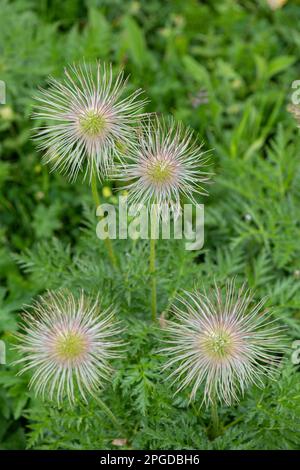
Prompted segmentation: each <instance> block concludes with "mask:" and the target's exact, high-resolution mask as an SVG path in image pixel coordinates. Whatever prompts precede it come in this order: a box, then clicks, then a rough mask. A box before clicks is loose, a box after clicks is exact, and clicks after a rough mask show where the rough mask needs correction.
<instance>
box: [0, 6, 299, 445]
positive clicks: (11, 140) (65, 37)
mask: <svg viewBox="0 0 300 470" xmlns="http://www.w3.org/2000/svg"><path fill="white" fill-rule="evenodd" d="M0 15H1V17H0V18H1V19H0V80H3V81H4V82H5V83H6V88H7V96H6V104H5V105H0V338H2V339H4V340H5V341H7V342H8V343H9V342H10V338H11V335H12V333H14V332H15V331H16V330H17V322H18V314H19V313H20V311H21V310H22V306H23V305H24V304H26V303H30V301H31V299H32V298H33V297H34V296H35V295H36V294H37V293H40V292H43V291H44V290H45V289H46V288H47V287H51V288H52V287H56V286H60V285H68V284H70V283H71V284H72V285H76V283H77V284H78V285H81V284H85V283H86V285H89V282H90V278H89V276H91V277H92V276H94V279H95V278H97V276H99V279H100V278H101V276H102V277H103V275H105V274H106V275H107V276H108V281H107V282H106V288H107V289H108V294H109V292H112V293H113V294H112V295H113V296H115V295H117V294H116V293H115V291H117V290H118V289H119V285H120V283H121V282H122V287H121V288H120V289H121V291H120V293H119V296H120V297H121V296H122V295H123V294H124V292H125V294H124V298H125V299H126V302H127V304H126V306H125V307H124V310H126V309H127V310H128V311H129V310H130V309H131V310H134V309H135V311H142V308H144V307H143V305H144V304H143V303H142V302H145V301H144V297H146V298H147V291H146V293H145V292H141V293H140V294H138V293H137V290H138V287H139V286H140V285H142V284H141V282H143V280H145V286H146V284H147V278H146V274H145V273H144V272H142V273H141V272H140V271H138V269H137V268H136V265H137V263H138V261H139V260H140V252H139V251H138V248H137V247H136V246H135V247H134V250H136V251H130V253H131V254H130V256H131V258H130V260H131V261H130V262H129V261H128V266H127V268H126V269H128V277H127V278H126V279H125V280H124V279H123V280H122V281H120V280H118V282H119V284H118V283H116V284H114V282H115V280H114V279H113V278H112V276H111V274H110V273H109V267H107V263H106V261H105V259H104V264H103V266H102V265H101V267H99V266H96V267H94V266H93V268H92V269H93V272H92V273H90V272H89V258H88V256H86V255H85V253H86V250H87V245H88V244H87V241H86V239H84V240H83V238H84V237H86V238H87V239H88V237H90V239H89V240H90V241H91V240H92V236H93V234H94V224H95V220H94V219H93V218H92V216H91V215H90V214H89V210H90V211H91V197H90V193H89V188H88V185H87V183H83V184H82V183H81V182H77V183H76V184H70V183H69V182H68V181H67V180H66V178H65V177H63V176H61V175H58V174H54V173H50V172H49V168H47V167H44V166H42V165H41V155H40V154H39V153H38V152H37V151H36V148H35V145H34V143H33V142H32V139H31V137H32V131H31V129H32V127H33V123H32V120H31V118H30V115H31V112H32V103H33V98H32V97H33V95H34V92H35V91H36V89H37V87H39V86H45V84H46V80H47V77H48V75H49V74H51V75H53V76H55V77H60V76H62V73H63V68H64V66H65V65H67V64H70V63H73V62H78V61H80V60H82V59H83V58H84V59H85V60H86V61H93V60H96V59H100V60H105V61H110V62H112V63H113V64H114V65H115V67H116V69H118V67H120V66H121V67H124V68H125V72H126V74H130V86H131V87H132V88H137V87H141V88H143V89H144V90H145V92H146V95H147V96H148V97H149V98H150V103H149V105H148V106H147V111H157V112H158V113H166V114H173V115H174V116H175V118H176V119H178V120H181V121H183V122H184V123H185V124H188V125H190V126H192V127H193V128H194V129H195V130H196V132H197V133H198V135H199V139H200V140H203V141H204V144H205V148H206V149H212V150H213V151H212V161H213V171H214V172H215V174H216V176H215V178H214V184H213V185H212V186H211V188H210V193H211V195H210V197H209V198H207V199H206V200H205V201H204V202H205V204H206V212H205V217H206V222H205V237H206V242H205V246H204V250H203V251H202V252H201V253H200V254H196V255H197V256H196V255H195V254H187V253H186V252H184V251H183V252H182V254H181V255H180V254H179V255H178V253H177V258H176V257H175V259H174V257H173V258H172V255H171V254H170V253H169V252H167V250H168V248H166V247H164V246H163V247H161V259H163V260H164V261H165V264H166V267H165V268H164V266H162V267H161V269H162V272H161V279H162V282H161V284H162V287H161V292H160V296H159V303H160V310H161V311H162V310H163V309H164V308H165V306H166V305H167V304H168V301H169V299H170V298H171V294H172V291H173V288H174V286H173V284H174V282H175V280H176V282H177V281H178V284H179V287H184V288H186V287H187V285H189V286H190V287H191V288H192V286H193V282H194V280H195V279H196V278H197V279H198V278H199V279H203V278H205V277H210V278H211V277H212V276H215V277H216V278H217V279H218V278H219V279H225V278H226V277H227V276H229V275H232V274H237V275H238V276H240V278H241V280H243V279H246V280H247V281H248V282H249V284H250V286H251V287H255V288H256V289H257V292H258V295H259V296H262V295H265V294H269V295H270V296H271V297H270V299H271V300H270V304H271V305H272V306H276V308H277V311H278V317H279V318H280V320H281V321H282V322H283V323H284V324H285V326H286V327H287V328H288V332H289V335H290V337H291V342H292V340H293V339H299V338H300V326H299V319H300V281H299V279H300V243H299V241H300V211H299V207H300V205H299V204H300V172H299V157H300V152H299V151H300V136H299V131H298V129H297V124H296V122H295V120H294V118H293V116H292V115H291V114H290V113H289V112H288V111H287V106H288V105H289V103H290V100H291V92H292V88H291V84H292V82H293V81H294V80H296V79H300V68H299V58H300V52H299V51H300V30H299V21H300V2H299V1H288V2H287V4H286V5H284V6H283V7H282V8H278V9H277V10H276V11H275V10H272V9H271V8H270V6H269V5H268V3H267V2H266V1H264V0H244V1H234V0H232V1H231V0H222V1H221V0H207V1H196V0H184V1H183V0H174V1H158V0H144V1H143V0H142V1H129V0H86V1H79V0H64V1H63V2H62V1H60V0H53V1H51V0H49V1H46V0H40V1H37V0H36V1H34V0H26V1H23V0H16V1H6V0H0ZM107 184H108V185H109V183H107ZM83 219H84V220H85V221H86V222H85V223H83ZM89 226H90V227H91V230H90V235H89V236H87V234H86V231H87V230H88V227H89ZM125 251H126V249H125ZM166 252H167V254H166ZM124 253H125V252H124ZM132 253H135V254H132ZM127 254H128V253H127ZM81 255H82V256H81ZM85 256H86V257H85ZM89 256H90V257H91V258H92V259H91V260H90V262H91V263H92V262H93V259H95V258H93V256H96V255H95V254H93V253H92V254H91V253H89ZM104 256H105V255H103V257H104ZM124 256H125V255H124ZM188 256H189V257H190V258H188ZM191 256H193V259H192V258H191ZM195 257H196V259H195ZM124 259H125V258H124ZM181 259H183V260H191V259H192V261H191V263H192V264H189V262H188V261H187V264H188V266H186V267H185V268H184V269H185V270H186V273H185V272H184V274H183V275H182V272H181V274H178V272H179V271H180V269H181V268H182V265H181V264H180V262H181V261H180V260H181ZM78 260H79V261H78ZM126 260H128V258H126ZM105 263H106V264H105ZM126 263H127V261H126ZM130 263H131V264H130ZM167 263H169V266H167ZM74 266H75V267H74ZM191 266H193V267H191ZM97 269H99V271H97ZM101 269H102V271H101ZM164 269H165V271H164ZM182 269H183V268H182ZM76 270H77V271H76ZM75 271H76V272H75ZM74 273H75V274H74ZM103 273H104V274H103ZM130 273H131V274H130ZM84 276H85V277H84ZM131 276H132V277H131ZM143 276H144V277H143ZM180 276H181V277H180ZM97 279H98V278H97ZM167 279H168V281H167ZM99 282H100V281H99ZM126 289H127V290H126ZM132 299H133V300H132ZM124 302H125V301H124ZM133 306H134V307H133ZM136 306H138V307H136ZM147 315H148V313H147ZM137 316H138V318H140V317H141V318H142V315H140V317H139V314H138V315H137ZM139 328H140V329H141V330H140V332H139V334H142V333H141V332H142V331H144V330H143V327H142V326H139ZM139 347H140V346H139ZM143 347H144V346H143ZM143 354H144V353H142V352H141V357H142V356H143ZM7 356H8V359H7V360H8V365H7V366H6V367H4V366H3V365H0V442H1V444H0V448H24V447H25V446H26V437H25V434H26V432H28V425H29V427H31V430H32V429H35V428H34V426H35V425H33V426H32V422H38V421H39V419H40V418H37V417H36V416H35V415H34V416H35V417H34V418H32V417H30V410H31V408H32V407H33V408H34V407H36V408H35V411H34V412H33V414H34V413H35V414H36V415H38V411H37V410H38V409H39V408H38V405H33V404H32V403H33V402H31V401H30V400H31V397H30V395H29V393H28V391H27V382H26V380H24V379H22V378H19V377H16V376H15V370H14V369H13V368H12V367H11V366H10V362H11V360H12V359H13V358H14V352H13V349H12V348H8V351H7ZM141 357H139V359H136V357H135V359H132V360H135V361H139V360H141ZM286 374H287V372H286ZM297 374H298V373H297ZM288 377H289V378H288V379H286V380H287V381H288V383H289V385H287V382H284V383H285V385H284V386H282V387H283V388H284V387H286V388H285V389H284V390H289V392H287V391H284V393H283V395H282V396H281V395H280V396H281V399H282V402H280V401H278V400H279V398H278V396H279V395H276V393H277V392H276V393H275V392H274V390H273V389H272V390H273V391H272V392H270V393H272V394H273V395H272V396H273V401H270V408H269V409H268V411H267V412H266V415H260V414H258V415H255V414H253V417H252V418H251V419H252V421H253V422H252V421H251V422H252V426H253V433H252V434H251V432H252V431H251V432H250V431H249V432H250V435H248V437H247V434H245V431H243V432H244V435H245V438H244V443H243V444H241V446H242V448H247V445H248V446H250V448H251V445H252V448H259V447H260V446H262V447H263V446H264V442H266V439H269V441H268V443H267V444H265V445H267V446H268V447H269V448H274V447H275V448H276V447H278V446H282V448H298V447H299V437H298V438H297V433H296V430H297V429H298V431H299V416H300V407H299V393H300V390H299V385H297V384H298V382H299V379H298V378H296V379H295V378H294V375H293V376H292V378H290V376H288ZM297 377H299V375H297ZM151 380H152V377H150V376H149V382H151ZM153 380H154V379H153ZM291 381H292V382H291ZM291 383H292V385H291ZM147 386H148V383H147V384H146V385H145V387H146V388H147ZM130 387H131V384H130V383H127V389H126V390H125V392H124V393H125V395H126V393H127V391H128V390H130ZM297 387H298V388H297ZM146 388H145V390H146ZM150 389H151V393H150V392H149V396H148V395H147V400H149V403H148V402H147V401H145V403H144V405H143V406H144V407H146V408H147V406H148V404H150V405H151V403H152V402H151V399H152V398H153V389H152V388H151V387H150ZM145 390H143V391H140V392H139V393H146V391H145ZM147 393H148V392H147ZM278 393H279V391H278ZM288 393H291V394H292V396H289V395H288ZM134 396H135V395H134ZM151 397H152V398H151ZM274 397H275V398H274ZM276 397H277V398H276ZM112 400H113V398H112ZM166 400H167V398H166ZM252 400H253V402H252V405H251V403H250V404H249V403H248V405H247V404H245V405H243V406H244V409H246V410H247V406H248V407H249V409H250V408H251V406H252V408H251V409H255V410H256V411H257V410H258V408H256V404H255V403H256V402H255V396H254V398H252ZM258 400H260V398H259V399H258ZM270 400H271V399H270ZM284 400H286V408H284V410H285V411H284V410H283V406H284V405H283V404H282V403H285V402H284ZM278 403H281V404H280V405H278ZM116 406H117V405H116ZM152 406H153V403H152ZM178 406H179V409H180V408H181V407H182V406H184V405H183V404H182V403H181V404H180V405H178ZM186 406H187V405H186ZM260 406H263V405H262V404H261V403H260ZM277 406H279V407H280V409H278V408H276V407H277ZM253 407H254V408H253ZM146 408H145V409H146ZM143 409H144V408H143ZM161 410H163V407H161ZM257 412H258V411H257ZM120 413H121V412H120ZM174 413H175V411H174ZM249 413H250V412H249ZM272 413H273V414H272ZM142 415H143V413H142V411H141V416H142ZM174 416H175V415H174ZM249 416H250V414H249ZM257 416H258V418H257ZM276 416H281V418H278V419H277V418H276ZM127 418H128V416H127ZM43 419H46V418H45V417H44V418H43ZM128 419H129V418H128ZM141 419H142V418H141ZM153 419H154V418H153ZM174 419H175V418H174ZM191 419H193V418H191ZM199 419H200V420H201V419H202V418H201V417H200V418H199ZM203 419H204V421H205V419H206V418H205V416H204V417H203ZM249 419H250V418H249ZM268 419H269V421H268ZM264 420H267V421H266V422H265V421H264ZM41 422H42V421H41ZM49 422H51V419H50V418H49ZM257 422H260V423H261V429H265V433H267V434H261V435H259V436H257V435H256V434H255V432H254V428H255V423H257ZM30 423H31V424H30ZM139 425H141V424H138V425H137V426H139ZM156 425H157V426H158V422H157V423H156V424H155V423H154V422H153V423H150V424H149V422H148V421H147V423H146V424H145V423H143V424H142V425H141V426H144V428H143V429H144V435H145V436H148V437H145V440H144V441H143V440H142V439H141V440H140V441H137V443H136V444H135V445H136V446H137V447H142V446H144V447H151V446H152V448H155V446H159V445H162V446H163V445H165V446H169V447H170V446H172V445H177V446H178V448H180V446H185V445H186V446H187V447H188V446H190V447H193V446H194V448H195V447H196V448H198V447H199V448H201V445H202V444H201V443H200V442H198V441H197V439H198V438H197V436H196V434H197V433H196V432H194V430H191V431H190V435H191V436H192V437H191V440H189V439H188V438H186V439H187V440H186V441H185V440H180V439H181V438H180V437H179V436H176V433H174V430H173V431H172V432H170V437H169V439H170V441H168V440H165V441H164V440H163V439H164V438H163V437H161V436H160V434H159V433H160V432H161V433H162V435H163V436H165V435H166V433H165V434H164V431H163V429H160V430H158V428H155V426H156ZM45 426H46V424H45V423H44V424H43V427H44V428H45ZM49 426H50V428H51V424H50V425H49ZM147 426H148V427H149V426H150V430H151V432H149V433H148V434H147V429H148V428H147ZM176 426H177V428H178V427H180V426H181V425H180V424H178V423H177V425H176ZM203 426H204V425H203ZM264 426H265V428H264ZM249 429H250V430H251V429H252V428H251V423H250V424H249ZM56 432H58V431H56ZM64 432H65V433H66V431H64ZM64 432H63V431H62V432H61V436H60V437H61V439H62V440H63V439H64V437H63V435H64ZM108 432H109V431H108ZM241 432H242V431H241ZM261 432H262V431H261ZM272 432H273V434H272ZM42 434H43V432H42V431H41V430H40V429H38V430H37V431H36V434H34V435H33V434H32V435H31V440H30V441H29V445H31V446H32V447H34V446H39V445H44V447H46V448H48V447H49V448H53V447H54V448H55V443H54V442H55V439H54V438H53V439H52V438H49V441H48V443H45V441H43V439H44V438H41V435H42ZM298 434H299V432H298ZM49 435H50V436H51V432H49ZM266 435H267V436H268V437H267V438H266ZM271 435H272V438H271V437H270V436H271ZM157 436H160V438H159V439H160V441H159V442H160V443H159V444H158V443H157V439H158V438H157ZM241 436H242V434H240V435H236V436H235V435H229V437H228V438H227V440H226V439H225V441H220V443H219V444H218V445H219V447H223V448H236V447H238V444H237V443H238V442H242V441H243V438H242V437H241ZM172 437H173V438H174V440H176V439H178V440H177V441H176V442H177V444H175V442H173V443H172ZM279 437H280V439H279ZM40 438H41V441H39V439H40ZM51 439H52V440H51ZM68 439H69V440H66V442H65V443H64V444H60V445H59V446H58V447H59V448H68V447H70V446H71V445H72V444H70V442H71V443H74V439H75V438H74V437H72V438H68ZM76 439H77V438H76ZM76 439H75V440H76ZM99 439H100V438H99ZM105 439H106V437H105V436H104V437H103V441H101V442H100V443H98V444H93V445H95V446H97V445H99V446H107V445H108V444H107V441H106V440H105ZM201 439H202V438H201ZM203 439H204V441H203V442H206V441H205V438H204V437H203ZM251 439H252V441H251ZM253 439H254V441H253ZM255 439H257V440H256V441H255ZM272 439H273V440H272ZM276 439H278V442H277V441H276ZM40 442H42V444H40ZM49 442H51V444H49ZM109 442H111V441H109ZM201 442H202V441H201ZM249 442H250V443H251V442H254V443H253V444H249ZM280 443H281V444H280ZM93 445H92V444H91V445H90V446H91V447H93ZM47 446H48V447H47ZM85 446H86V447H87V448H88V447H89V444H88V443H87V444H85ZM205 446H208V447H209V444H203V447H205ZM78 447H80V441H79V444H78ZM162 448H163V447H162Z"/></svg>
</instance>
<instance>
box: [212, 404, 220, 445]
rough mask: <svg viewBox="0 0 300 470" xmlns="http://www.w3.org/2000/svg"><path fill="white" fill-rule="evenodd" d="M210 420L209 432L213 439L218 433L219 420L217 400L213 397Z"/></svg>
mask: <svg viewBox="0 0 300 470" xmlns="http://www.w3.org/2000/svg"><path fill="white" fill-rule="evenodd" d="M211 421H212V426H211V434H212V439H215V438H216V437H218V436H219V435H220V420H219V414H218V405H217V401H216V400H215V399H214V400H213V402H212V405H211Z"/></svg>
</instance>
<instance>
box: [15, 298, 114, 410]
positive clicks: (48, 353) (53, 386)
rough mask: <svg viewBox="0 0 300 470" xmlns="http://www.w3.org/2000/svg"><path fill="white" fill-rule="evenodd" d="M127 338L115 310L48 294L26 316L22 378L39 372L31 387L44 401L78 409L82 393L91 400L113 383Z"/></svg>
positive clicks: (21, 337) (20, 347)
mask: <svg viewBox="0 0 300 470" xmlns="http://www.w3.org/2000/svg"><path fill="white" fill-rule="evenodd" d="M121 333H122V328H121V326H120V323H119V322H117V321H116V320H115V313H114V309H113V308H111V307H110V308H108V309H106V310H101V308H100V304H99V300H98V299H96V300H92V299H91V298H89V297H86V295H85V294H84V293H83V292H81V295H80V296H79V298H76V297H74V295H73V294H72V293H71V292H69V291H68V290H64V291H58V292H57V293H55V292H48V293H47V294H46V295H44V296H40V297H39V299H38V300H37V301H36V302H35V303H34V304H33V306H32V308H31V312H30V313H29V312H26V313H25V314H24V316H23V322H22V331H21V333H19V334H18V335H17V339H18V344H17V346H16V348H17V350H18V352H19V353H20V355H21V356H22V357H21V358H20V359H18V360H17V361H16V362H15V364H19V365H21V366H22V368H21V370H20V372H19V374H23V373H24V372H27V371H33V375H32V378H31V380H30V384H29V386H30V388H33V389H34V391H35V392H36V394H37V395H41V397H42V398H45V396H47V397H49V398H50V400H54V401H56V402H58V403H61V402H62V400H63V399H64V398H67V399H68V400H69V402H70V403H73V402H74V400H75V397H76V396H77V392H78V394H79V395H81V397H82V398H83V399H84V400H86V399H87V395H88V394H94V393H96V392H97V390H98V388H99V387H100V386H101V385H102V384H103V382H104V381H107V380H110V378H111V373H112V368H111V365H110V361H111V360H112V359H114V358H116V357H119V355H120V351H121V349H122V348H121V347H122V344H123V343H122V340H121ZM120 348H121V349H120Z"/></svg>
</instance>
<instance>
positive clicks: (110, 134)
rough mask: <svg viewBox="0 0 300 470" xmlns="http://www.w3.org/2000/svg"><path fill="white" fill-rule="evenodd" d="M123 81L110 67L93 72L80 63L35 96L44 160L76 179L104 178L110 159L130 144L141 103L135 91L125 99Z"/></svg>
mask: <svg viewBox="0 0 300 470" xmlns="http://www.w3.org/2000/svg"><path fill="white" fill-rule="evenodd" d="M126 82H127V80H124V76H123V72H121V73H120V74H119V75H118V76H117V77H116V78H114V77H113V72H112V67H111V65H109V66H107V65H105V64H100V63H98V64H97V66H96V71H95V73H94V68H93V67H92V66H91V65H87V64H85V63H84V64H82V65H79V66H75V65H74V66H71V67H68V68H66V69H65V79H64V80H62V81H58V80H56V79H54V78H50V81H49V85H50V86H49V88H47V89H44V90H41V91H40V93H39V95H38V96H37V105H36V112H35V113H34V115H33V117H34V118H36V119H39V120H41V119H42V120H46V121H47V123H46V125H45V126H43V127H40V128H37V129H35V131H36V132H35V137H36V139H37V141H38V142H39V147H40V149H41V150H43V151H45V150H46V154H45V156H44V162H45V163H50V164H51V165H52V167H53V169H58V170H61V171H63V172H65V173H66V174H68V176H69V177H70V179H75V178H76V177H77V174H78V172H79V171H80V170H82V169H83V168H85V176H86V175H89V176H90V178H91V176H92V174H93V173H94V172H95V173H97V175H98V177H99V178H105V177H106V176H107V173H108V171H109V170H110V169H111V167H112V165H113V160H114V156H117V155H119V154H120V153H121V150H120V149H121V148H123V147H124V148H125V147H127V146H128V145H131V143H132V141H133V140H134V135H135V132H134V124H135V123H136V122H137V120H140V118H141V115H140V114H139V110H140V109H141V107H142V106H143V105H144V103H145V100H141V99H140V98H139V97H140V95H141V93H142V91H141V90H137V91H135V92H134V93H132V94H130V95H129V96H124V91H125V88H126Z"/></svg>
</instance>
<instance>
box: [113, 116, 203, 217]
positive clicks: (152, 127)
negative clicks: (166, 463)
mask: <svg viewBox="0 0 300 470" xmlns="http://www.w3.org/2000/svg"><path fill="white" fill-rule="evenodd" d="M204 154H205V152H203V150H202V146H201V145H199V144H198V143H197V142H196V141H195V139H194V135H193V132H192V131H191V130H190V129H184V128H183V126H182V125H181V124H178V123H176V122H175V121H174V120H173V119H167V120H166V121H164V120H161V119H159V118H157V117H156V118H154V119H149V120H148V121H147V122H146V123H144V125H143V126H142V129H141V131H140V132H139V133H138V145H134V146H132V147H131V149H130V151H129V153H128V155H127V160H126V161H125V162H123V164H122V165H120V166H119V168H118V171H117V177H118V178H119V179H120V180H121V181H125V182H127V185H126V186H125V188H126V189H128V200H129V202H132V203H143V204H146V205H148V206H150V205H151V204H157V205H158V206H159V207H161V208H162V207H163V206H165V205H168V206H170V207H172V208H173V209H174V211H175V212H178V211H180V197H181V196H185V197H187V198H188V199H189V200H192V201H193V202H195V201H194V194H195V193H199V194H206V190H205V189H204V187H203V186H202V185H203V184H204V183H206V182H208V180H209V179H210V177H211V175H210V174H209V173H208V172H207V171H206V170H207V162H208V158H207V156H205V155H204Z"/></svg>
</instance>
